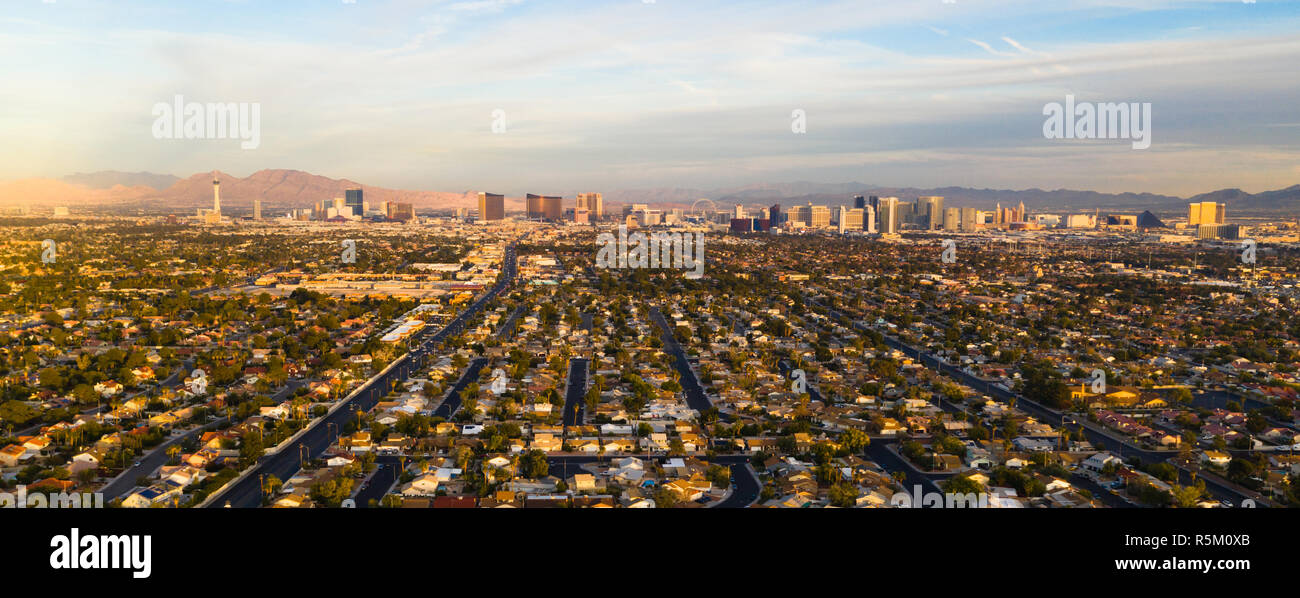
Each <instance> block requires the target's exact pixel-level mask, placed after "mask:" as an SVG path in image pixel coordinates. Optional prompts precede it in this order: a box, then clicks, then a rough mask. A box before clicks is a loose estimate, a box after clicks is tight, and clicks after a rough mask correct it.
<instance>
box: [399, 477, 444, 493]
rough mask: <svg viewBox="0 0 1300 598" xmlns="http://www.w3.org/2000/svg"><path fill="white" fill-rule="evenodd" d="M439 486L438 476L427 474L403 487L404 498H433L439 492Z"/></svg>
mask: <svg viewBox="0 0 1300 598" xmlns="http://www.w3.org/2000/svg"><path fill="white" fill-rule="evenodd" d="M439 484H440V482H439V481H438V476H437V474H435V473H425V474H422V475H420V476H418V477H416V478H415V479H414V480H411V482H410V483H409V484H407V485H405V486H402V496H433V495H434V494H435V493H436V492H437V491H438V485H439Z"/></svg>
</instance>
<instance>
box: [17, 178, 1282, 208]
mask: <svg viewBox="0 0 1300 598" xmlns="http://www.w3.org/2000/svg"><path fill="white" fill-rule="evenodd" d="M214 177H215V178H217V179H218V180H220V181H221V196H222V204H223V205H224V206H229V207H231V208H238V207H248V206H251V205H252V200H253V199H261V200H262V203H263V206H264V208H272V207H274V208H308V207H311V206H312V205H314V204H315V202H317V201H320V200H328V199H332V198H335V197H342V196H343V194H344V191H345V190H346V189H350V188H357V187H360V188H361V189H362V190H363V191H364V192H365V197H366V200H367V201H369V202H371V203H378V202H381V201H398V202H409V203H411V204H413V205H414V206H415V207H416V208H417V209H424V210H427V209H449V208H470V209H474V208H477V206H478V195H477V191H476V190H475V191H460V192H447V191H417V190H400V189H387V188H384V187H374V186H370V185H364V184H361V183H357V182H355V181H352V180H350V179H333V178H329V177H325V176H321V175H316V174H311V173H308V172H303V171H299V170H289V169H268V170H260V171H257V172H255V173H253V174H251V175H249V176H247V177H244V178H240V177H237V176H234V175H231V174H228V173H224V172H219V171H218V172H206V173H200V174H195V175H192V176H190V177H187V178H183V179H182V178H178V177H175V176H172V175H169V174H155V173H149V172H135V173H126V172H116V171H101V172H94V173H77V174H73V175H68V176H65V177H62V178H61V179H22V180H17V181H7V182H0V204H4V205H23V204H25V205H28V206H33V207H45V208H48V207H52V206H73V207H75V206H112V205H123V206H138V207H165V208H168V209H175V210H177V211H178V212H180V211H189V210H193V209H196V208H200V207H207V206H210V205H211V204H212V180H213V178H214ZM604 195H605V200H606V203H608V204H627V203H647V204H656V205H661V206H669V205H671V206H681V207H689V206H690V205H691V204H692V203H693V202H694V201H695V200H697V199H700V198H709V199H711V200H713V202H714V203H715V204H717V206H718V207H719V209H725V208H727V207H729V206H730V205H733V204H737V203H739V204H742V205H746V206H750V205H768V204H772V203H781V205H783V206H786V207H789V206H792V205H798V204H806V203H809V202H811V203H813V204H816V205H847V204H850V202H851V201H852V197H853V196H854V195H878V196H881V197H888V196H896V197H899V198H900V199H903V200H906V201H912V200H914V199H915V198H916V197H919V196H924V195H942V196H943V197H944V198H945V205H946V206H948V207H955V206H972V207H979V208H985V209H987V208H992V207H994V206H995V205H997V204H999V203H1001V204H1002V205H1003V206H1011V205H1016V204H1018V203H1020V202H1024V204H1025V206H1026V207H1027V208H1030V209H1032V210H1061V211H1077V212H1083V211H1092V210H1102V211H1115V212H1124V213H1139V212H1141V211H1143V210H1151V211H1153V212H1165V213H1169V212H1181V211H1185V210H1186V205H1187V203H1189V202H1191V201H1217V202H1221V203H1225V204H1227V205H1228V213H1229V214H1230V215H1231V214H1241V213H1243V212H1300V184H1297V185H1292V186H1290V187H1286V188H1283V189H1277V190H1273V191H1264V192H1261V193H1255V194H1252V193H1247V192H1245V191H1242V190H1240V189H1220V190H1217V191H1211V192H1208V193H1202V194H1200V195H1196V196H1194V197H1190V198H1183V197H1177V196H1172V195H1161V194H1155V193H1101V192H1097V191H1084V190H1072V189H1055V190H1043V189H1022V190H1008V189H975V188H969V187H940V188H929V189H926V188H918V187H887V186H874V185H868V184H865V183H858V182H852V183H815V182H809V181H794V182H785V183H760V184H752V185H743V186H737V187H725V188H717V189H696V188H687V187H663V188H651V189H625V190H612V191H609V192H606V193H605V194H604ZM506 205H507V208H509V209H521V208H522V206H523V200H522V198H519V197H507V198H506Z"/></svg>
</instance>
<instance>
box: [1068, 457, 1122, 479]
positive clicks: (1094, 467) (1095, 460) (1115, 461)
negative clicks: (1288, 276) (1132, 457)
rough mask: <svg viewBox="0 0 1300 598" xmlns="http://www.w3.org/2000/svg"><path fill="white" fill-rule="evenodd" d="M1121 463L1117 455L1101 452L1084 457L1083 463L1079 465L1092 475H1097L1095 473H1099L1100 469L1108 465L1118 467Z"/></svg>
mask: <svg viewBox="0 0 1300 598" xmlns="http://www.w3.org/2000/svg"><path fill="white" fill-rule="evenodd" d="M1123 464H1124V461H1123V460H1121V459H1120V458H1119V457H1116V456H1115V455H1112V454H1110V453H1106V452H1101V453H1097V454H1095V455H1093V456H1091V457H1088V458H1087V459H1084V461H1083V463H1080V464H1079V467H1081V468H1082V469H1083V470H1084V472H1085V473H1089V474H1092V475H1094V476H1097V475H1101V472H1102V470H1103V469H1105V468H1106V467H1107V466H1108V465H1114V466H1115V467H1119V466H1121V465H1123Z"/></svg>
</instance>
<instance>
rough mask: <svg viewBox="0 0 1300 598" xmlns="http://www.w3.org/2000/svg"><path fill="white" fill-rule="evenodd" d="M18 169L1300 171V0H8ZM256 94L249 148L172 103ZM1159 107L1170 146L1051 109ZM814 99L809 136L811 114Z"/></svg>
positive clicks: (663, 178) (910, 182) (922, 179)
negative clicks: (1081, 129) (1134, 141)
mask: <svg viewBox="0 0 1300 598" xmlns="http://www.w3.org/2000/svg"><path fill="white" fill-rule="evenodd" d="M3 6H4V10H3V12H0V73H3V77H4V79H5V81H4V85H0V132H3V139H4V142H3V143H0V180H12V179H21V178H28V177H59V176H63V175H66V174H70V173H73V172H92V171H98V170H119V171H132V172H133V171H149V172H155V173H170V174H175V175H177V176H182V177H184V176H189V175H191V174H194V173H198V172H206V171H212V170H221V171H224V172H228V173H231V174H234V175H237V176H247V175H249V174H251V173H253V172H255V171H257V170H261V169H264V168H290V169H298V170H304V171H308V172H312V173H314V174H320V175H325V176H330V177H334V178H348V179H351V180H354V181H358V182H361V183H365V184H368V185H375V186H382V187H390V188H399V189H423V190H438V191H464V190H489V191H494V192H501V193H507V194H511V195H515V194H522V193H524V192H536V193H564V194H570V193H573V192H577V191H586V190H593V191H601V190H605V191H608V190H616V189H636V188H660V187H667V188H677V187H681V188H703V189H711V188H727V187H733V186H743V185H748V184H758V183H774V182H786V181H814V182H824V183H841V182H863V183H868V184H874V185H881V186H914V187H941V186H949V185H954V186H967V187H980V188H1005V189H1026V188H1034V187H1037V188H1043V189H1058V188H1070V189H1093V190H1098V191H1111V192H1118V191H1135V192H1153V193H1167V194H1174V195H1191V194H1195V193H1200V192H1206V191H1211V190H1215V189H1220V188H1230V187H1236V188H1241V189H1245V190H1247V191H1251V192H1259V191H1264V190H1269V189H1277V188H1282V187H1287V186H1290V185H1293V184H1296V183H1300V66H1298V65H1300V1H1280V0H1279V1H1269V0H1257V1H1255V2H1250V1H1247V2H1243V1H1241V0H1034V1H1020V0H858V1H854V2H840V1H824V2H814V1H807V2H797V1H792V0H775V1H768V0H747V1H743V2H734V1H714V0H653V1H650V0H608V1H601V2H595V1H584V2H578V1H564V0H551V1H548V0H441V1H440V0H354V1H352V2H349V1H346V0H316V1H307V0H224V1H223V0H187V1H179V2H178V1H175V0H160V1H153V0H113V1H109V0H54V1H52V2H51V1H48V0H46V1H42V0H3ZM177 95H181V96H183V98H184V99H185V101H186V102H198V103H201V104H207V103H216V102H220V103H240V102H246V103H250V104H253V103H255V104H256V105H257V107H258V109H259V112H260V135H259V139H258V141H259V143H258V144H257V147H256V148H254V149H245V148H243V147H241V143H240V141H239V140H232V139H184V138H181V139H175V138H166V136H165V134H164V135H163V137H164V138H158V137H159V135H156V134H155V133H156V130H155V129H156V124H157V123H156V122H155V121H156V120H158V117H157V116H156V114H155V112H154V110H155V105H156V104H159V103H166V104H171V103H173V102H174V98H175V96H177ZM1067 95H1072V96H1074V97H1075V100H1076V102H1092V103H1103V102H1138V103H1150V104H1151V106H1152V108H1151V114H1152V131H1151V146H1150V147H1149V148H1148V149H1144V150H1135V149H1133V148H1132V146H1131V144H1130V142H1129V141H1128V140H1118V139H1048V138H1046V137H1045V135H1044V132H1043V125H1044V120H1045V118H1046V117H1045V116H1044V107H1045V106H1046V105H1047V104H1050V103H1053V102H1056V103H1064V102H1065V98H1066V96H1067ZM796 111H802V112H801V114H802V115H803V118H802V119H801V120H802V122H803V124H804V129H803V130H804V132H802V133H797V132H795V131H794V129H795V128H797V127H796V126H794V125H797V124H798V123H796V122H795V121H796V118H795V117H794V116H793V115H795V114H796Z"/></svg>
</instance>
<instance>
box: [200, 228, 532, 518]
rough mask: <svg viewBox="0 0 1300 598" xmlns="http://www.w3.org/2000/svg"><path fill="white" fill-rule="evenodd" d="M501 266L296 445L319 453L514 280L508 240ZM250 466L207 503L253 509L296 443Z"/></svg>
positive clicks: (288, 469) (293, 462)
mask: <svg viewBox="0 0 1300 598" xmlns="http://www.w3.org/2000/svg"><path fill="white" fill-rule="evenodd" d="M504 262H505V265H504V267H503V269H502V273H501V279H500V280H499V281H498V282H497V284H496V285H495V286H493V287H492V289H491V290H490V291H488V292H487V293H486V294H484V295H483V296H482V297H480V298H479V299H478V300H476V301H475V302H474V303H473V304H471V305H470V306H469V307H467V308H466V309H465V311H463V312H461V313H460V315H458V316H456V318H455V319H454V320H452V321H451V322H449V323H448V324H447V325H446V326H445V327H443V328H442V330H440V331H438V332H437V333H435V334H429V332H428V331H421V332H420V333H417V336H416V337H415V340H414V341H413V342H412V343H411V347H412V349H411V351H410V352H408V353H407V354H405V355H403V356H401V357H399V358H398V359H397V361H395V362H394V363H393V365H392V367H391V368H389V369H388V371H387V373H385V374H380V375H378V376H375V377H374V378H371V379H370V380H368V381H367V382H366V383H365V384H363V385H361V387H360V388H358V389H357V390H356V391H354V393H353V394H352V395H351V398H348V399H346V400H345V401H344V403H343V404H342V405H341V406H340V407H339V408H338V409H336V410H335V411H334V412H333V413H330V414H329V415H326V416H325V417H323V418H321V419H319V420H316V421H315V422H314V423H312V424H311V425H310V426H309V427H308V428H307V430H306V432H304V433H303V435H302V436H300V437H299V438H298V445H299V446H303V447H306V448H307V452H308V454H309V455H310V456H311V457H312V458H315V457H317V456H319V455H320V454H322V453H324V452H325V450H326V449H328V448H329V447H330V445H332V444H333V443H334V440H335V438H337V437H338V432H339V430H340V429H342V427H343V426H344V425H345V424H346V423H347V422H348V421H349V420H350V419H352V418H353V417H355V416H354V415H353V413H354V412H356V411H369V410H370V409H372V408H374V406H375V404H376V403H378V402H379V400H380V399H381V398H383V397H384V396H386V395H387V394H388V393H389V391H390V390H392V389H393V387H394V386H395V385H397V384H399V383H401V382H403V381H405V380H406V379H407V378H408V377H409V376H410V375H411V373H413V372H414V371H416V370H418V369H419V364H421V363H422V362H423V359H424V356H425V355H426V354H428V352H429V351H431V350H433V348H434V347H436V346H437V343H440V342H442V341H443V340H444V339H446V338H447V337H448V336H450V335H454V334H457V333H459V331H460V330H462V329H464V327H465V324H466V323H467V322H468V321H469V319H470V318H473V317H474V316H475V315H477V314H478V312H479V311H480V310H481V309H482V308H483V305H484V304H486V303H487V302H488V301H491V300H492V299H493V298H495V297H496V296H497V295H498V294H499V293H501V291H503V290H505V288H506V287H507V286H509V284H510V282H511V281H512V280H513V279H514V276H515V272H516V267H515V247H514V245H511V246H509V247H507V248H506V252H505V258H504ZM253 467H254V469H253V471H252V472H250V473H249V474H248V475H247V476H246V477H244V479H242V480H240V481H239V482H236V483H234V484H231V485H230V486H227V487H226V489H225V490H224V491H222V492H221V493H220V494H219V495H217V496H215V497H214V499H213V500H212V501H211V502H210V503H209V504H208V507H209V508H221V507H225V506H230V507H241V508H255V507H258V506H260V505H261V504H262V485H261V484H262V479H263V476H269V475H274V476H276V477H278V478H279V479H281V480H287V479H289V478H291V477H293V475H294V474H295V473H297V471H298V469H299V468H300V467H301V463H300V462H299V449H298V447H286V449H285V450H283V451H281V452H278V453H276V454H273V455H268V456H265V457H263V458H262V459H261V460H260V461H259V462H258V463H257V465H254V466H253Z"/></svg>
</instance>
